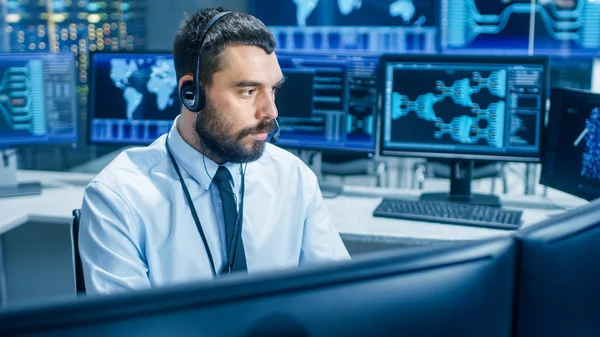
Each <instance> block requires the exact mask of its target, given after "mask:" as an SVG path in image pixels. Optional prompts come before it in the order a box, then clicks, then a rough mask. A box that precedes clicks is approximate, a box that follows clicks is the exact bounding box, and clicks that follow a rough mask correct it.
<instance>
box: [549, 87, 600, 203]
mask: <svg viewBox="0 0 600 337" xmlns="http://www.w3.org/2000/svg"><path fill="white" fill-rule="evenodd" d="M550 101H551V103H550V112H549V115H548V127H547V132H546V142H545V143H546V144H545V151H544V152H545V155H544V161H543V162H542V172H541V174H540V184H542V185H545V186H548V187H551V188H554V189H557V190H559V191H563V192H565V193H569V194H572V195H575V196H578V197H580V198H584V199H586V200H592V199H596V198H600V94H597V93H592V92H589V91H583V90H576V89H563V88H553V89H552V91H551V94H550Z"/></svg>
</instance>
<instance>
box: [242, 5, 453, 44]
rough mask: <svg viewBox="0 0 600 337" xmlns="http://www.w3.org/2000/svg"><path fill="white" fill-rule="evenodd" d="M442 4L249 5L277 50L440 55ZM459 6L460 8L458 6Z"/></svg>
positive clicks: (250, 10)
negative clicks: (270, 33)
mask: <svg viewBox="0 0 600 337" xmlns="http://www.w3.org/2000/svg"><path fill="white" fill-rule="evenodd" d="M438 7H439V1H435V0H412V1H405V0H389V1H386V0H360V1H357V0H349V1H348V0H345V1H337V0H319V1H310V0H309V1H306V0H303V1H296V0H287V1H272V0H250V3H249V12H250V14H252V15H254V16H256V17H257V18H259V19H260V20H261V21H262V22H264V24H265V25H267V27H269V29H271V31H272V32H273V36H274V37H275V39H276V41H277V48H278V50H285V51H303V50H304V51H306V50H307V51H311V52H313V51H317V52H318V51H324V50H325V51H343V50H347V51H361V52H375V53H386V52H388V53H389V52H416V53H435V52H436V51H437V40H438V34H439V32H438V26H439V24H438V22H439V20H440V19H439V13H438ZM455 7H457V6H455Z"/></svg>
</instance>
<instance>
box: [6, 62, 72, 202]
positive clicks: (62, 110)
mask: <svg viewBox="0 0 600 337" xmlns="http://www.w3.org/2000/svg"><path fill="white" fill-rule="evenodd" d="M0 78H1V79H2V80H1V81H2V82H1V83H0V151H1V152H2V158H0V159H1V160H0V197H2V196H16V195H23V194H37V193H39V192H40V185H39V183H31V184H17V180H16V179H17V178H16V159H15V157H14V156H12V155H11V153H12V151H10V150H7V149H9V148H14V147H18V146H26V145H33V146H39V145H43V144H68V143H75V142H77V93H76V92H75V82H76V76H75V56H74V54H73V53H70V52H69V53H1V54H0Z"/></svg>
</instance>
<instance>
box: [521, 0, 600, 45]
mask: <svg viewBox="0 0 600 337" xmlns="http://www.w3.org/2000/svg"><path fill="white" fill-rule="evenodd" d="M534 19H535V21H534V22H532V23H533V26H534V28H535V30H534V40H533V41H534V53H535V54H548V55H564V56H599V55H600V1H598V0H542V1H537V3H536V6H535V18H534Z"/></svg>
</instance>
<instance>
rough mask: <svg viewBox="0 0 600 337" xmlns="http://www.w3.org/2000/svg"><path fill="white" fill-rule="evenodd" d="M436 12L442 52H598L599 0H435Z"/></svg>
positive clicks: (525, 53) (594, 53) (587, 54)
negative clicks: (439, 16) (438, 13)
mask: <svg viewBox="0 0 600 337" xmlns="http://www.w3.org/2000/svg"><path fill="white" fill-rule="evenodd" d="M440 12H441V13H440V14H441V18H440V35H441V41H440V48H441V50H442V52H443V53H460V54H462V53H464V52H466V51H468V52H469V53H480V54H490V53H492V54H503V55H506V54H515V55H527V54H528V53H530V52H531V53H533V54H534V55H560V56H597V55H599V53H600V1H596V0H538V1H535V2H532V1H528V0H515V1H483V0H441V10H440Z"/></svg>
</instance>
